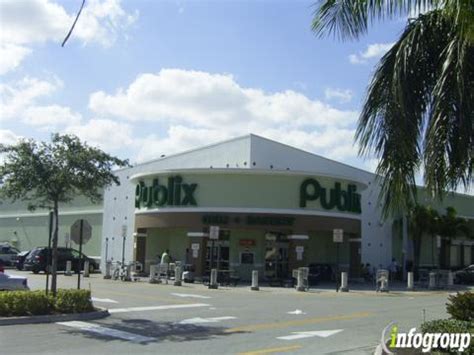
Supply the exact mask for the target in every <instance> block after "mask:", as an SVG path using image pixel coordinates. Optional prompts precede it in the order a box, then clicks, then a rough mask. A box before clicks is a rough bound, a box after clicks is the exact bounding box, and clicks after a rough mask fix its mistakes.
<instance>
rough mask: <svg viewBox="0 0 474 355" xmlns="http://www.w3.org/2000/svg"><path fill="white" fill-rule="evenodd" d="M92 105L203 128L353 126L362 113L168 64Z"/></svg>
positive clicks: (102, 94) (94, 99) (111, 111)
mask: <svg viewBox="0 0 474 355" xmlns="http://www.w3.org/2000/svg"><path fill="white" fill-rule="evenodd" d="M89 108H90V109H91V110H93V111H94V112H96V113H97V114H100V115H109V116H115V117H120V118H124V119H127V120H131V121H139V120H147V121H153V122H165V123H170V124H188V125H194V126H199V127H202V128H212V127H216V126H219V125H221V126H223V125H225V127H226V129H228V130H229V129H236V128H238V127H241V125H242V124H245V125H248V126H249V127H254V128H258V127H262V126H264V127H266V126H271V125H279V126H285V127H303V126H318V127H328V126H338V127H345V126H348V125H351V124H352V123H353V122H354V120H355V118H356V116H357V114H356V112H354V111H341V110H338V109H335V108H333V107H331V106H329V105H327V104H325V103H323V102H321V101H318V100H312V99H310V98H308V97H307V96H305V95H303V94H301V93H298V92H295V91H292V90H286V91H282V92H277V93H266V92H264V91H262V90H259V89H252V88H243V87H241V86H239V85H238V84H237V83H236V82H235V81H234V79H233V77H232V76H231V75H222V74H210V73H206V72H199V71H186V70H179V69H163V70H161V71H160V72H159V73H158V74H142V75H140V76H138V77H137V78H136V80H135V81H134V82H132V83H131V84H130V86H129V87H128V88H127V89H126V90H123V89H120V90H118V91H117V93H116V94H113V95H110V94H107V93H105V92H103V91H99V92H96V93H93V94H92V95H91V97H90V100H89Z"/></svg>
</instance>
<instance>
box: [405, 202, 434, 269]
mask: <svg viewBox="0 0 474 355" xmlns="http://www.w3.org/2000/svg"><path fill="white" fill-rule="evenodd" d="M429 228H430V210H429V209H428V208H427V207H425V206H423V205H415V206H414V207H413V208H411V209H410V210H409V231H410V236H411V239H412V241H413V259H414V260H413V267H414V271H415V272H418V268H419V266H420V255H421V241H422V238H423V234H424V233H427V232H428V231H429Z"/></svg>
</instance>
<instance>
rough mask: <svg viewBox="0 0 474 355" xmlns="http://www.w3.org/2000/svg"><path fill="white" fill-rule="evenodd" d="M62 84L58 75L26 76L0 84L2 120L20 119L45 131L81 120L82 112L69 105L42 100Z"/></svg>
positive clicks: (0, 117) (0, 118)
mask: <svg viewBox="0 0 474 355" xmlns="http://www.w3.org/2000/svg"><path fill="white" fill-rule="evenodd" d="M62 87H63V83H62V81H61V80H59V79H58V78H52V79H50V80H39V79H36V78H29V77H25V78H23V79H21V80H19V81H17V82H13V83H7V84H0V97H1V98H2V100H1V101H0V122H1V121H17V122H18V121H21V122H23V123H26V124H28V125H30V126H35V127H40V129H41V130H43V131H44V130H51V131H52V130H57V129H58V128H59V126H64V125H73V124H79V122H80V121H81V115H80V114H79V113H76V112H73V111H72V110H71V109H70V108H69V107H66V106H60V105H42V104H41V101H42V100H44V99H46V98H48V97H49V96H51V95H52V94H53V93H54V92H56V91H57V90H59V89H61V88H62Z"/></svg>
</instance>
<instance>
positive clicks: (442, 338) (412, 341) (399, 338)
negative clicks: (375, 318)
mask: <svg viewBox="0 0 474 355" xmlns="http://www.w3.org/2000/svg"><path fill="white" fill-rule="evenodd" d="M387 333H388V334H389V337H388V338H389V339H388V340H389V341H387V339H386V338H387ZM387 343H388V346H387ZM470 344H471V334H469V333H417V332H416V328H411V329H410V331H409V332H408V333H401V332H398V327H397V325H396V323H395V322H391V323H390V324H389V325H387V326H386V327H385V328H384V330H383V331H382V339H381V343H380V345H379V348H380V349H383V351H384V352H385V353H387V354H394V353H393V352H392V351H391V350H393V351H395V349H403V348H415V349H420V348H421V351H422V352H424V353H427V352H430V351H431V350H432V349H444V350H448V349H449V350H451V351H456V350H457V351H459V352H463V351H464V350H465V349H467V348H468V347H469V345H470Z"/></svg>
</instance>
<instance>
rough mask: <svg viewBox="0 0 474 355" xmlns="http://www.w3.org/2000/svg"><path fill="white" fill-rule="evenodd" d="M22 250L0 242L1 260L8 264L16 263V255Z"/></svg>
mask: <svg viewBox="0 0 474 355" xmlns="http://www.w3.org/2000/svg"><path fill="white" fill-rule="evenodd" d="M19 252H20V251H19V250H18V249H17V248H15V247H14V246H11V245H10V244H7V243H3V244H0V260H1V261H2V262H3V264H4V265H6V266H12V265H15V261H16V256H17V255H18V253H19Z"/></svg>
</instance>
